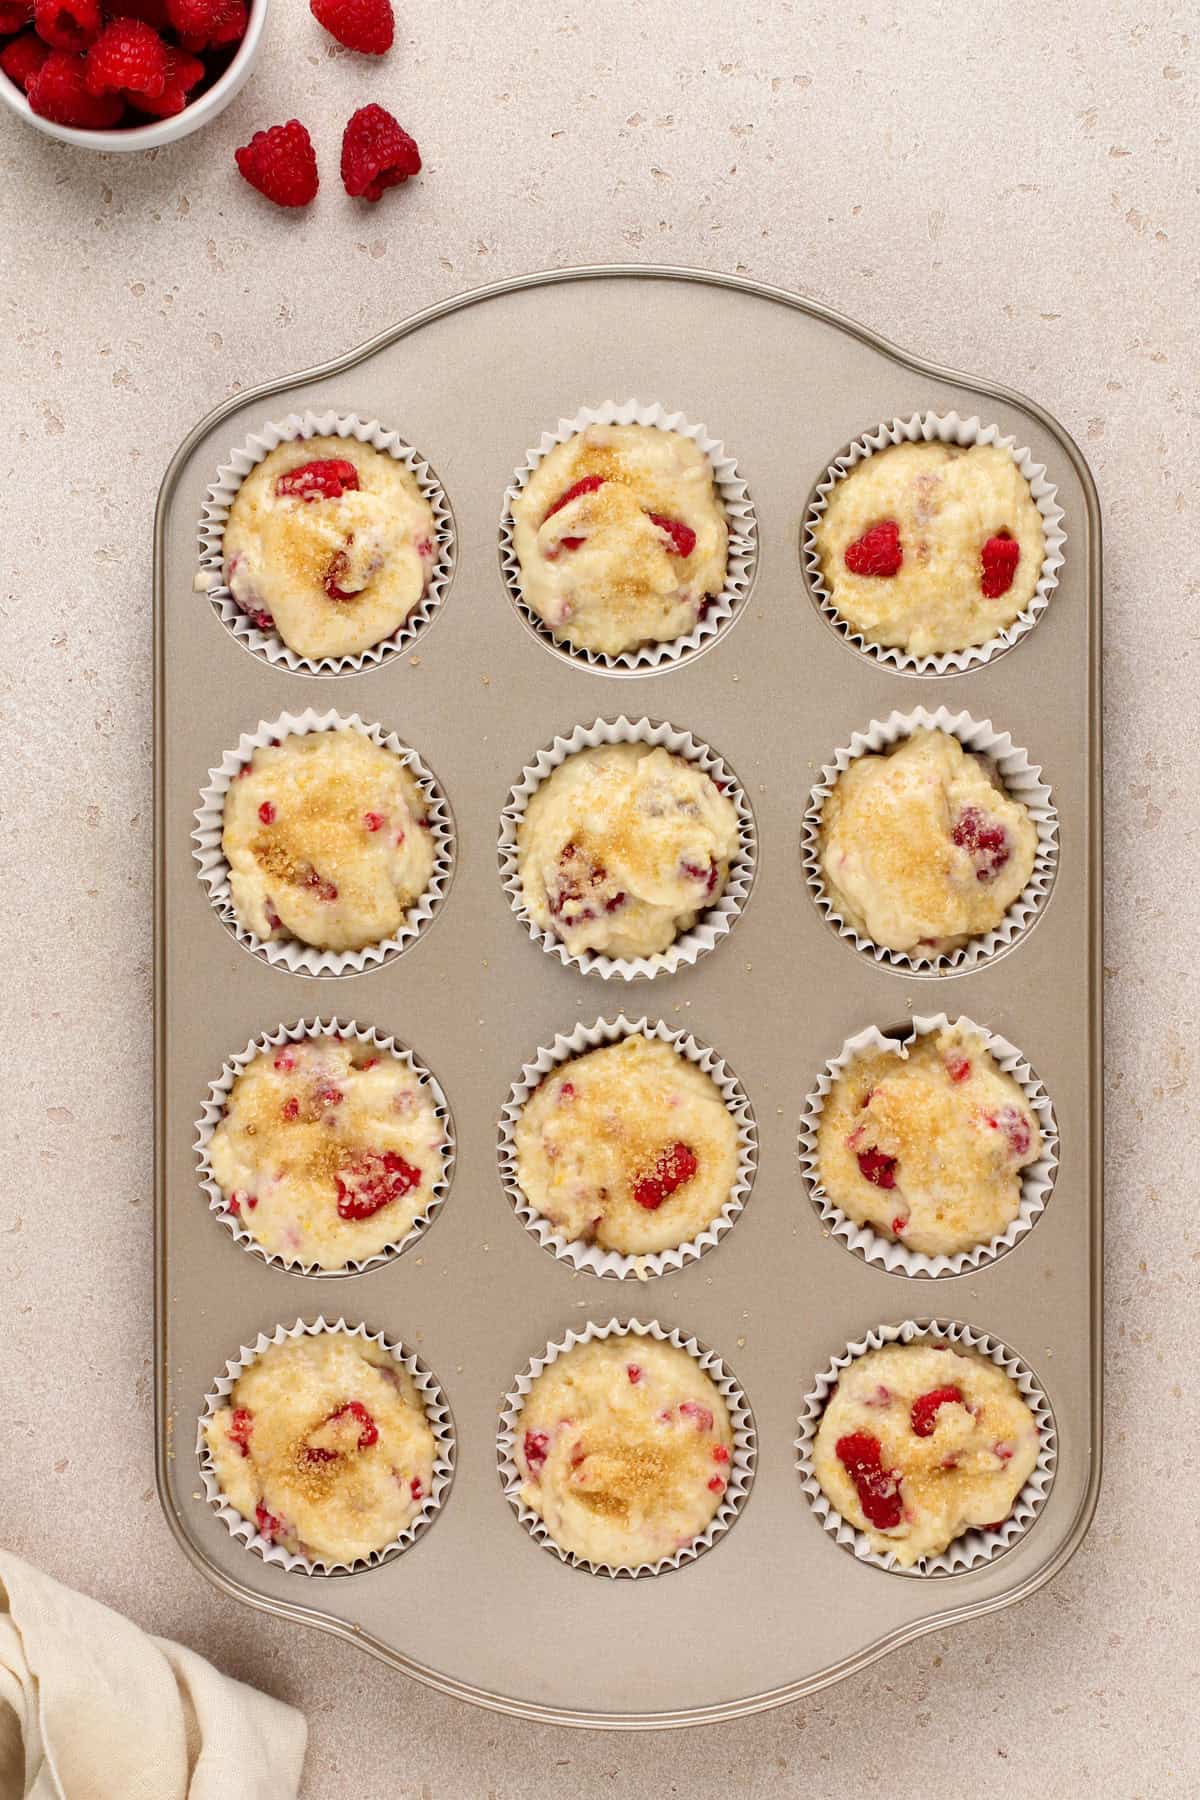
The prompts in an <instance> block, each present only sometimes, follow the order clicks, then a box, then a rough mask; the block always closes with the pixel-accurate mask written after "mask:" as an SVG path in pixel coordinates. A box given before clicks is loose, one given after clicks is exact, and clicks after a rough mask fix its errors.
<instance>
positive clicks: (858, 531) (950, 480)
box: [813, 443, 1046, 656]
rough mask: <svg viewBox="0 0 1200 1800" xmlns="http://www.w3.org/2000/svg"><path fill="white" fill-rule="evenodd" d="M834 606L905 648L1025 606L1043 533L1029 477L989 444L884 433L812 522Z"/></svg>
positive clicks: (940, 646)
mask: <svg viewBox="0 0 1200 1800" xmlns="http://www.w3.org/2000/svg"><path fill="white" fill-rule="evenodd" d="M813 537H814V539H815V541H816V546H817V554H818V556H819V558H820V564H821V577H822V580H823V581H824V584H825V589H826V592H827V593H828V594H829V596H830V598H831V600H832V602H833V605H834V607H835V608H836V610H837V612H838V613H839V614H840V615H841V617H842V618H843V619H845V620H846V622H847V624H849V625H852V626H853V628H854V629H855V631H857V632H859V633H861V635H862V636H863V637H864V638H865V639H866V641H867V642H868V643H870V644H882V645H895V646H896V647H897V648H899V649H901V650H906V651H908V652H909V654H910V655H912V656H931V655H936V654H938V653H940V652H944V651H953V650H966V649H968V648H970V646H971V645H973V644H984V643H987V642H988V640H989V639H990V638H994V637H995V636H996V635H997V633H998V632H1001V631H1003V630H1005V628H1006V627H1007V626H1009V625H1011V624H1013V622H1014V621H1015V620H1016V619H1017V618H1018V617H1019V615H1020V614H1021V613H1022V612H1024V610H1025V608H1026V607H1027V606H1028V605H1029V602H1030V601H1031V600H1032V599H1033V596H1034V593H1035V591H1036V589H1037V584H1038V580H1039V578H1040V576H1041V573H1042V559H1043V557H1044V556H1045V551H1046V542H1045V533H1044V531H1043V528H1042V517H1041V514H1040V513H1039V511H1038V509H1037V503H1036V501H1035V500H1034V498H1033V495H1032V493H1031V492H1030V488H1029V483H1028V481H1026V479H1025V477H1024V475H1022V473H1021V471H1020V469H1019V468H1018V467H1017V465H1016V463H1015V462H1014V461H1013V458H1012V455H1011V453H1010V452H1009V451H1008V450H1004V449H1001V448H999V447H998V446H997V445H995V444H971V445H969V446H967V447H966V448H964V447H963V446H961V445H959V444H939V443H930V444H925V443H921V444H892V445H890V446H888V447H887V448H886V449H884V450H879V451H877V452H876V453H875V455H874V456H868V457H865V458H864V459H863V461H862V462H859V463H856V464H855V466H854V467H853V468H852V469H851V470H850V471H849V473H848V474H847V475H845V476H843V477H842V479H841V480H840V481H838V482H836V483H835V484H834V487H833V489H832V491H831V492H830V495H829V499H828V503H827V505H826V507H825V510H824V512H823V513H822V514H821V517H820V519H819V520H818V522H817V524H816V525H815V526H814V527H813Z"/></svg>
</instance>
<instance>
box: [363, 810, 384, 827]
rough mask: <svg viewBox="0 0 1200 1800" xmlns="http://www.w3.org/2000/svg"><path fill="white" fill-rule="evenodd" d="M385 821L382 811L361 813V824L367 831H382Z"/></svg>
mask: <svg viewBox="0 0 1200 1800" xmlns="http://www.w3.org/2000/svg"><path fill="white" fill-rule="evenodd" d="M386 823H387V820H386V819H385V818H384V816H383V814H382V813H377V812H365V813H364V814H363V824H364V825H365V826H366V828H367V830H368V831H382V830H383V828H384V826H385V825H386Z"/></svg>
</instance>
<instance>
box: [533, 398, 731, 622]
mask: <svg viewBox="0 0 1200 1800" xmlns="http://www.w3.org/2000/svg"><path fill="white" fill-rule="evenodd" d="M512 516H513V528H514V529H513V548H514V550H515V551H516V555H517V560H518V562H519V563H520V565H521V589H522V592H523V594H524V596H525V600H526V603H527V604H528V605H529V606H530V607H531V608H532V610H533V611H534V612H535V613H537V615H538V617H539V618H540V619H542V620H543V621H544V622H545V623H546V624H547V625H548V626H549V628H550V630H551V631H552V632H553V633H554V636H555V637H557V638H560V639H562V640H564V641H565V642H566V643H568V644H573V645H575V647H576V648H577V649H580V650H594V651H597V652H599V653H600V654H603V655H607V656H616V655H618V654H619V653H620V652H621V651H622V650H634V649H636V648H637V647H638V646H639V645H641V644H647V643H665V642H667V641H669V640H670V639H671V638H677V637H682V636H684V635H685V634H686V633H687V632H690V631H692V630H694V628H695V626H696V624H697V621H698V620H699V619H701V618H702V617H703V616H704V612H705V610H706V608H707V605H708V602H709V600H710V598H711V597H712V596H713V595H715V594H719V593H720V591H721V589H722V588H723V587H724V585H725V561H726V553H727V550H728V544H729V531H728V527H727V525H726V522H725V511H724V508H723V507H722V505H721V500H720V497H719V495H718V493H717V490H716V487H715V485H714V482H713V471H712V464H711V463H710V462H709V460H708V458H707V456H706V455H705V454H704V452H703V450H701V449H700V447H699V446H698V445H697V444H695V443H693V442H692V440H691V438H687V437H683V436H682V435H681V434H680V433H679V432H677V431H663V430H660V429H659V428H658V427H657V426H653V425H589V426H588V427H587V429H586V430H585V431H581V432H579V433H578V434H577V435H576V436H575V437H573V438H570V439H568V441H567V442H566V443H565V444H556V445H555V447H554V449H553V450H551V451H550V453H549V455H548V456H546V457H545V458H543V460H542V461H541V462H540V463H539V464H538V466H537V468H536V469H535V470H534V472H533V474H532V475H531V476H530V478H529V480H528V482H527V483H526V485H525V487H524V488H523V489H522V490H521V492H520V493H519V494H518V495H517V497H516V499H514V501H513V503H512Z"/></svg>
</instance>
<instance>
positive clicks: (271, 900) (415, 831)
mask: <svg viewBox="0 0 1200 1800" xmlns="http://www.w3.org/2000/svg"><path fill="white" fill-rule="evenodd" d="M221 846H222V849H223V850H224V852H225V859H226V861H227V862H228V864H229V883H230V888H231V891H232V897H233V908H234V911H235V912H236V914H237V918H238V923H239V925H241V926H242V927H243V929H244V930H246V931H250V932H253V934H254V936H255V937H257V938H260V939H262V941H263V942H266V941H268V940H269V939H271V938H288V937H292V938H299V940H300V941H301V943H305V944H315V945H317V946H318V947H319V948H321V949H325V950H359V949H361V948H362V947H363V946H364V945H366V944H377V943H379V942H381V941H382V940H383V939H384V938H390V937H394V936H395V934H396V932H397V931H398V930H399V929H400V927H401V925H402V924H403V923H404V917H405V914H406V913H407V911H408V909H409V907H410V906H411V905H412V903H413V901H414V900H415V899H416V898H417V896H418V895H419V894H421V893H422V892H423V891H424V889H425V888H426V886H427V885H428V882H429V877H430V875H431V874H432V872H433V862H434V846H433V838H432V835H431V833H430V830H429V824H428V821H427V819H426V817H425V798H424V796H423V794H422V793H421V790H420V788H419V787H418V786H417V783H416V781H415V780H414V779H413V776H412V775H411V773H410V772H409V770H408V768H407V767H406V765H405V764H404V763H403V762H402V761H401V760H400V758H399V757H398V756H397V755H396V753H395V751H394V750H388V749H386V748H385V747H384V746H383V745H380V744H376V743H373V742H372V741H371V739H370V738H366V737H364V736H363V735H362V733H361V732H358V731H352V730H344V731H342V730H333V731H312V732H309V733H308V734H307V735H306V736H303V737H289V738H284V740H283V742H282V743H279V744H268V745H264V746H262V747H260V748H259V749H257V750H256V751H255V752H254V755H253V756H252V758H251V759H250V761H249V763H247V764H246V765H245V766H244V767H243V769H242V771H241V773H240V775H239V776H238V778H237V779H236V780H235V781H233V782H232V783H231V784H230V788H229V792H228V793H227V794H226V796H225V823H224V829H223V832H222V837H221Z"/></svg>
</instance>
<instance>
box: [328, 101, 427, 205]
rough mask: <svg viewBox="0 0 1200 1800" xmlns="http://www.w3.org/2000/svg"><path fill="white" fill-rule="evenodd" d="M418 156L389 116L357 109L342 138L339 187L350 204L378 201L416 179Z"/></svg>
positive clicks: (379, 110) (377, 108)
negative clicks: (354, 201)
mask: <svg viewBox="0 0 1200 1800" xmlns="http://www.w3.org/2000/svg"><path fill="white" fill-rule="evenodd" d="M420 167H421V152H420V151H419V150H418V149H417V146H416V144H415V143H414V142H413V140H412V138H410V137H409V135H408V133H407V131H402V130H401V129H400V126H399V125H398V123H397V122H396V120H395V119H394V118H393V117H392V115H391V113H390V112H385V111H384V109H383V107H382V106H376V105H374V104H372V105H370V106H360V107H359V109H358V111H357V112H356V113H355V114H354V116H353V118H352V119H351V120H350V122H349V124H348V125H347V126H346V129H345V132H344V133H343V135H342V186H343V187H344V188H345V190H346V192H347V193H348V194H349V195H350V197H351V199H353V200H378V199H379V198H380V197H381V196H382V194H383V191H384V189H385V188H390V187H395V186H396V185H397V184H398V183H399V182H402V181H407V180H408V178H409V176H410V175H416V174H417V173H418V171H419V170H420Z"/></svg>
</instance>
